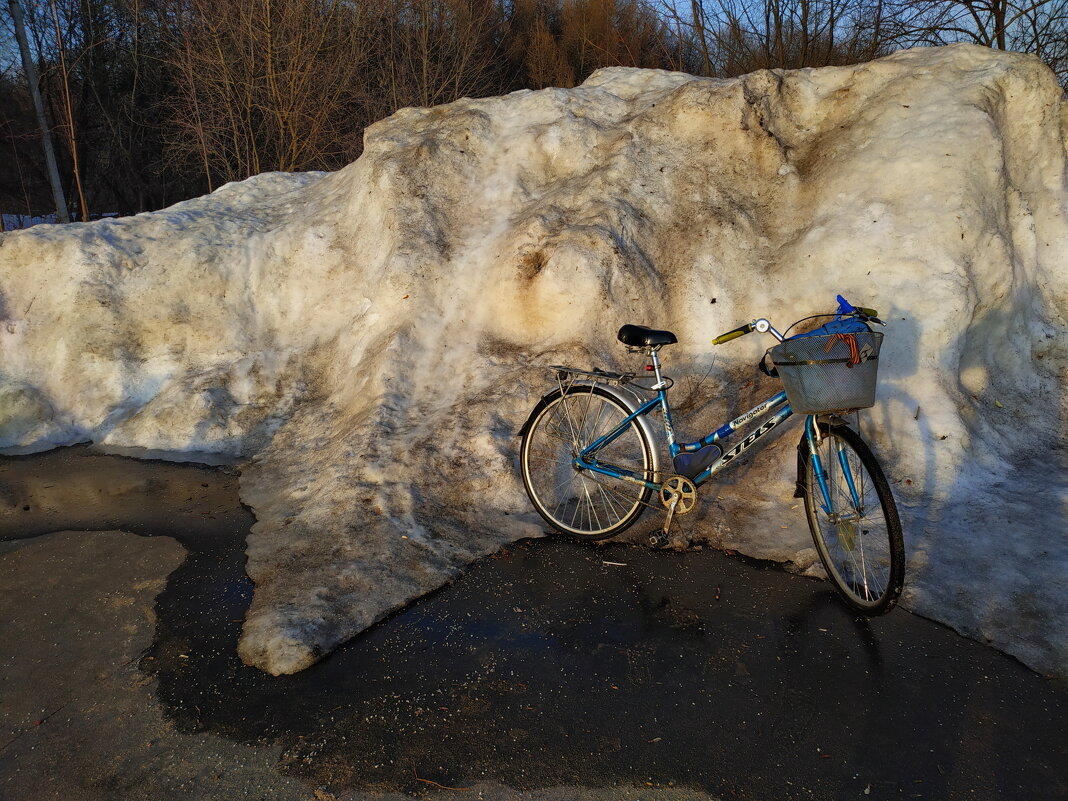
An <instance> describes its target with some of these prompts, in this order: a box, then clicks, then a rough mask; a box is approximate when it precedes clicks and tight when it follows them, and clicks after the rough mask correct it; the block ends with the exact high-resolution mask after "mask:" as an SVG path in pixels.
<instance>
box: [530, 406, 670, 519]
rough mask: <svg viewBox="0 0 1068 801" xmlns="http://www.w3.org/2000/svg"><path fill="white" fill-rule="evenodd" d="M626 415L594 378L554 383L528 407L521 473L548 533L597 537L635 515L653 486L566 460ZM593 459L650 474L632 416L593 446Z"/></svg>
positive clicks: (648, 451)
mask: <svg viewBox="0 0 1068 801" xmlns="http://www.w3.org/2000/svg"><path fill="white" fill-rule="evenodd" d="M630 414H631V410H630V409H628V408H627V406H626V405H625V404H624V403H623V402H622V401H621V400H619V399H618V398H617V397H616V396H615V395H613V394H612V393H611V392H608V391H607V390H605V389H604V388H602V387H599V386H596V385H581V386H574V387H569V388H568V389H566V390H560V389H557V390H554V391H553V392H550V393H549V394H548V395H546V396H545V397H543V398H542V399H541V400H540V401H539V402H538V405H537V406H535V407H534V411H533V412H532V413H531V416H530V423H529V425H527V426H526V428H525V431H524V434H523V440H522V444H521V445H520V450H519V464H520V472H521V473H522V476H523V486H524V488H525V489H526V491H527V495H528V497H529V498H530V501H531V503H532V504H533V505H534V508H535V509H536V510H537V512H538V514H539V515H541V517H542V518H543V519H544V520H545V522H547V523H548V524H549V525H550V526H552V528H553V531H554V532H556V533H559V534H563V535H565V536H568V537H572V538H575V539H580V540H603V539H607V538H608V537H612V536H615V535H616V534H619V533H620V532H622V531H624V530H625V529H627V528H628V527H630V526H631V525H633V524H634V523H635V521H637V520H638V518H639V517H641V514H642V512H643V511H644V510H645V507H646V505H647V504H648V501H649V496H650V495H651V493H652V490H650V489H649V488H648V487H645V486H643V485H640V484H634V483H630V482H626V481H622V480H619V479H614V478H611V477H610V476H604V475H600V474H597V473H593V472H591V471H589V470H583V469H581V468H576V467H575V466H574V464H573V459H574V456H575V455H577V453H578V452H579V451H581V450H582V449H583V448H585V447H587V446H589V445H590V444H591V443H593V442H596V441H597V439H599V438H600V437H602V436H604V435H605V434H606V433H608V432H609V431H611V430H612V429H613V428H614V427H615V426H616V425H618V424H619V423H620V422H622V421H623V420H624V419H625V418H627V417H628V416H630ZM598 459H599V461H602V462H606V463H608V464H612V465H615V466H617V467H622V468H626V469H627V470H630V471H632V472H634V473H636V474H637V475H640V476H645V477H646V480H650V481H651V480H652V475H653V449H652V444H651V443H650V441H649V438H648V437H647V436H646V434H645V432H644V431H643V430H642V428H641V426H640V425H639V424H638V421H637V420H632V421H631V423H630V425H629V426H628V427H627V429H626V430H625V431H624V432H623V433H622V434H621V435H620V436H619V437H618V438H617V439H616V440H615V441H613V442H611V443H609V444H608V445H607V446H606V447H605V448H604V449H602V450H600V451H598Z"/></svg>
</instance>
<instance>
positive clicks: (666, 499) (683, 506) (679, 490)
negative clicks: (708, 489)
mask: <svg viewBox="0 0 1068 801" xmlns="http://www.w3.org/2000/svg"><path fill="white" fill-rule="evenodd" d="M675 497H678V501H677V502H676V504H675V514H677V515H684V514H686V513H687V512H689V511H691V510H692V509H693V508H694V506H696V505H697V487H696V486H694V483H693V482H692V481H690V479H688V478H686V476H670V477H669V478H668V479H667V480H665V481H664V483H663V484H662V485H661V486H660V502H661V503H662V504H664V508H665V509H667V508H669V507H670V506H671V500H672V498H675Z"/></svg>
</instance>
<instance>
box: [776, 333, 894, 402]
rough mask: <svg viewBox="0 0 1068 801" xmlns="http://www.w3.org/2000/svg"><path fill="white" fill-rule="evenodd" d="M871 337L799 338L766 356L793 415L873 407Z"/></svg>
mask: <svg viewBox="0 0 1068 801" xmlns="http://www.w3.org/2000/svg"><path fill="white" fill-rule="evenodd" d="M882 343H883V335H882V334H880V333H876V332H862V333H857V334H832V335H826V336H822V335H818V336H807V337H805V336H803V337H797V338H796V339H789V340H787V341H786V342H782V343H780V344H778V345H776V346H775V347H773V348H772V349H771V351H770V353H771V359H772V361H773V362H775V368H776V369H777V370H778V372H779V377H780V378H781V379H782V383H783V387H784V388H785V389H786V397H787V399H788V400H789V401H790V408H791V409H792V410H793V411H794V413H796V414H828V413H831V412H838V413H844V412H848V411H852V410H854V409H866V408H868V407H869V406H874V405H875V383H876V379H877V378H878V374H879V348H880V347H881V346H882Z"/></svg>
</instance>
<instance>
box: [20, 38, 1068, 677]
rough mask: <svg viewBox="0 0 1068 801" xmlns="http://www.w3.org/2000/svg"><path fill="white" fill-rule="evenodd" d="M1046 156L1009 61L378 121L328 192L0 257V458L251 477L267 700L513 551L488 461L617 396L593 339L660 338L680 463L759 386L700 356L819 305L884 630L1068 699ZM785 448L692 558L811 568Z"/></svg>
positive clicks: (248, 198)
mask: <svg viewBox="0 0 1068 801" xmlns="http://www.w3.org/2000/svg"><path fill="white" fill-rule="evenodd" d="M1066 127H1068V112H1066V110H1065V103H1064V101H1063V100H1062V96H1061V91H1060V89H1059V87H1058V86H1057V84H1056V81H1055V80H1054V78H1053V75H1052V74H1051V73H1049V72H1048V71H1047V70H1046V69H1045V68H1044V67H1043V66H1042V65H1041V64H1040V62H1039V61H1038V60H1037V59H1033V58H1030V57H1026V56H1019V55H1012V54H998V53H994V52H992V51H989V50H985V49H980V48H975V47H967V46H956V47H951V48H945V49H932V50H914V51H909V52H903V53H899V54H897V55H895V56H892V57H890V58H887V59H883V60H881V61H878V62H875V63H871V64H864V65H859V66H855V67H845V68H830V69H822V70H801V71H796V72H766V71H765V72H758V73H754V74H752V75H748V76H745V77H742V78H738V79H733V80H710V79H699V78H694V77H691V76H688V75H682V74H672V73H664V72H654V71H640V70H628V69H608V70H602V71H600V72H598V73H597V74H595V75H594V76H593V77H592V78H590V80H589V81H587V82H586V83H585V84H584V85H583V86H581V87H578V88H576V89H572V90H556V89H549V90H544V91H539V92H517V93H514V94H512V95H509V96H507V97H499V98H490V99H485V100H462V101H460V102H457V103H453V104H451V105H449V106H444V107H440V108H433V109H405V110H403V111H401V112H398V113H397V114H395V115H394V116H392V117H390V118H389V119H387V120H384V121H382V122H380V123H378V124H376V125H374V126H372V127H371V128H370V129H368V131H367V134H366V150H365V153H364V155H363V156H362V157H361V158H360V159H359V161H357V162H355V163H354V164H352V165H350V166H349V167H347V168H345V169H343V170H341V171H339V172H337V173H332V174H307V175H278V174H269V175H261V176H257V177H256V178H253V179H250V180H248V181H245V182H243V183H239V184H231V185H228V186H225V187H223V188H222V189H220V190H218V191H217V192H215V193H213V194H212V195H210V196H207V197H203V198H198V199H196V200H192V201H189V202H186V203H182V204H179V205H177V206H174V207H172V208H170V209H167V210H165V211H161V212H157V213H154V214H145V215H140V216H137V217H133V218H127V219H118V220H107V221H102V222H97V223H92V224H86V225H70V226H64V227H52V226H49V227H44V226H42V227H39V228H35V229H31V230H29V231H25V232H16V233H10V234H6V235H4V236H3V237H2V238H0V291H2V298H0V318H2V320H0V355H2V362H0V365H2V367H0V399H2V405H0V410H2V412H0V446H6V447H8V448H11V449H21V450H24V451H26V450H38V449H43V448H48V447H51V446H54V445H60V444H65V443H72V442H77V441H84V440H92V441H95V442H98V443H101V444H103V445H105V446H110V447H115V448H139V449H151V450H163V451H183V452H187V453H188V452H201V453H202V452H210V453H213V454H217V455H225V456H230V457H235V458H242V459H246V460H247V462H246V464H245V466H244V469H243V474H242V496H243V498H244V500H245V501H246V502H247V503H249V504H250V505H251V506H252V507H253V508H254V510H255V512H256V516H257V519H258V521H259V522H258V523H257V524H256V526H255V528H254V530H253V536H252V537H251V538H250V542H249V549H248V553H249V562H248V571H249V574H250V575H251V576H252V578H253V579H254V580H255V582H256V593H255V598H254V601H253V604H252V607H251V609H250V611H249V613H248V617H247V620H246V624H245V631H244V635H243V638H242V641H241V653H242V656H243V658H244V659H245V660H246V661H248V662H249V663H251V664H255V665H258V666H260V667H262V668H263V669H265V670H268V671H270V672H272V673H288V672H293V671H297V670H300V669H302V668H304V667H306V666H308V665H309V664H311V663H312V662H314V661H315V660H316V659H318V658H320V657H321V656H322V655H323V654H325V653H327V652H328V651H329V650H330V649H332V648H333V647H335V646H336V645H337V644H339V643H340V642H342V641H344V640H345V639H346V638H348V637H351V636H352V635H353V634H355V633H357V632H358V631H360V630H362V629H363V628H365V627H366V626H368V625H369V624H371V623H372V622H373V621H375V620H376V619H379V618H381V617H382V616H383V615H385V614H387V613H389V612H390V611H392V610H394V609H396V608H398V607H399V606H401V605H403V604H405V603H407V602H409V601H410V600H412V599H413V598H415V597H417V596H419V595H420V594H423V593H425V592H427V591H429V590H432V589H434V588H436V587H438V586H441V585H442V584H443V583H445V582H447V581H449V580H450V579H451V578H453V577H454V576H456V575H457V574H458V572H459V571H460V570H462V569H463V567H464V566H465V565H466V564H468V563H469V562H471V561H472V560H473V559H476V558H478V557H479V556H482V555H484V554H488V553H491V552H493V551H494V550H496V549H497V548H499V547H500V546H501V544H502V543H505V542H508V541H510V540H514V539H516V538H519V537H522V536H527V535H532V534H537V533H538V532H540V530H541V527H540V526H539V525H538V524H537V521H536V519H535V518H534V516H533V514H532V512H531V511H530V509H529V505H528V503H527V501H526V498H525V496H524V495H523V494H522V490H521V487H520V483H519V481H518V479H517V477H516V466H515V447H516V439H515V437H514V433H515V432H516V431H517V430H518V428H519V426H520V425H521V423H522V421H523V420H524V418H525V415H526V413H527V411H528V410H529V408H530V407H531V406H532V405H533V404H534V402H535V401H536V399H537V397H539V396H540V394H542V393H543V392H544V391H546V390H547V389H549V387H550V382H549V377H548V374H547V373H545V372H543V371H540V370H538V369H536V368H537V367H538V366H539V365H545V364H550V363H559V362H571V363H577V364H584V365H589V366H593V365H597V366H602V367H611V366H627V365H629V366H631V367H632V368H633V367H634V366H635V365H634V364H633V362H632V361H630V360H629V359H632V358H633V357H627V355H626V354H625V353H624V352H623V351H622V348H621V347H620V346H619V345H618V343H616V342H615V332H616V330H617V329H618V327H619V326H620V324H622V323H624V322H634V323H643V324H648V325H654V326H658V327H666V328H671V329H672V330H674V331H675V332H676V333H677V334H678V335H679V338H680V340H681V343H680V344H679V345H677V346H673V347H672V348H670V349H668V350H667V352H666V354H665V356H666V361H667V364H668V367H669V369H668V372H669V374H671V375H674V376H675V377H676V379H677V380H678V382H679V383H678V388H677V389H676V390H675V396H676V397H675V400H676V402H677V403H681V404H683V406H685V407H687V408H688V409H689V410H690V413H689V415H687V416H683V417H682V418H681V420H680V424H679V427H680V428H681V429H682V433H683V434H693V435H694V436H696V435H698V434H700V433H704V431H703V430H702V429H705V430H707V426H708V425H710V424H711V423H712V422H713V421H714V420H722V419H723V418H726V417H728V415H731V414H732V413H734V412H738V411H741V410H744V409H745V408H748V406H747V405H748V404H750V403H751V402H754V401H755V400H757V399H758V398H759V396H765V395H768V394H771V392H773V391H774V386H773V382H772V381H771V380H769V379H761V378H758V377H757V375H756V373H755V372H754V370H753V365H754V364H755V362H756V360H757V357H758V356H759V355H760V353H762V351H763V349H764V348H765V347H767V345H768V344H770V343H768V342H760V341H758V339H757V337H755V336H754V337H748V338H746V339H743V340H739V341H738V342H735V343H731V344H729V345H727V346H724V347H722V348H719V349H717V351H718V352H717V353H716V354H715V356H716V360H715V362H714V363H713V362H712V355H711V354H710V351H711V347H710V346H709V341H710V339H711V338H712V337H713V336H715V335H716V334H718V333H720V332H722V331H724V330H726V329H728V328H732V327H734V326H735V325H737V324H738V323H740V322H742V321H745V320H748V319H751V318H752V317H754V316H757V315H766V316H768V317H770V318H771V319H772V320H773V321H776V322H778V323H781V324H782V325H786V324H788V323H790V322H792V321H793V320H794V319H796V318H798V317H801V316H802V315H804V314H808V313H812V312H817V311H825V310H827V309H828V308H829V307H830V306H832V305H833V298H834V295H835V294H836V293H838V292H841V293H842V294H844V295H846V296H847V297H849V298H851V299H853V300H854V301H855V302H857V303H863V304H865V305H872V306H877V307H878V308H880V309H881V310H883V311H884V313H885V317H886V319H888V320H889V321H890V323H891V324H890V327H889V328H888V329H887V337H886V343H885V346H884V351H883V353H884V355H883V360H882V384H881V399H880V402H879V405H878V406H877V407H876V408H875V409H873V410H872V411H871V413H869V414H866V415H864V426H865V428H866V429H867V432H868V434H869V436H870V437H871V438H873V439H874V441H875V444H876V447H877V449H878V450H879V452H880V453H881V454H882V456H883V457H884V460H885V463H886V465H887V468H888V472H889V474H890V476H891V479H892V481H893V482H894V485H895V490H896V493H897V495H898V498H899V501H900V504H901V506H902V511H903V517H904V524H905V528H906V536H907V548H908V552H909V554H910V572H909V576H908V585H907V588H906V595H905V598H904V603H905V605H906V606H907V607H909V608H911V609H913V610H916V611H918V612H920V613H922V614H924V615H927V616H930V617H933V618H936V619H939V620H942V621H945V622H947V623H949V624H950V625H952V626H954V627H955V628H957V629H958V630H960V631H962V632H964V633H966V634H968V635H969V636H972V637H976V638H979V639H984V640H987V641H989V642H992V643H993V644H995V645H996V646H997V647H999V648H1002V649H1004V650H1006V651H1008V652H1010V653H1013V654H1015V655H1017V656H1018V657H1019V658H1020V659H1022V660H1024V661H1025V662H1027V663H1028V664H1030V665H1032V666H1034V667H1035V668H1037V669H1039V670H1042V671H1048V672H1055V673H1059V674H1060V675H1068V605H1066V604H1065V603H1064V598H1065V597H1066V595H1068V593H1066V590H1068V586H1066V581H1068V579H1066V576H1068V537H1066V527H1065V511H1066V499H1068V489H1066V478H1065V442H1064V439H1063V432H1064V421H1065V412H1066V409H1068V407H1066V401H1065V381H1066V375H1065V373H1066V371H1065V365H1066V364H1068V357H1066V341H1068V340H1066V337H1065V325H1066V320H1065V314H1066V310H1068V269H1066V267H1068V256H1066V255H1065V254H1066V252H1068V248H1066V246H1068V225H1066V222H1065V216H1064V215H1065V206H1066V200H1068V191H1066V187H1068V183H1066V170H1065V130H1066ZM710 366H711V369H710ZM706 373H707V374H708V375H707V378H706V379H705V380H704V381H703V383H702V382H701V380H700V379H701V377H702V376H705V374H706ZM747 382H749V383H748V384H747ZM743 385H744V386H743ZM738 387H741V389H740V390H739V389H738ZM796 440H797V429H796V428H795V429H794V432H793V433H788V434H787V435H786V436H784V437H782V438H781V439H780V440H779V441H778V442H777V443H776V444H775V445H773V446H771V447H769V448H767V449H765V450H764V451H763V452H761V453H760V454H759V455H757V456H756V457H754V458H753V459H751V460H750V461H748V462H747V463H745V464H744V465H743V466H740V467H739V468H738V469H737V470H735V471H734V472H733V474H728V476H727V478H726V480H725V482H724V483H721V484H717V485H715V486H710V487H708V489H707V491H706V492H705V493H704V497H705V498H706V500H705V502H704V503H703V505H702V507H701V509H700V511H699V512H698V513H696V514H695V515H691V516H690V517H688V518H684V521H683V522H684V523H685V525H686V526H687V527H688V533H689V534H690V535H691V536H693V537H695V538H704V539H707V540H709V541H711V542H713V543H714V544H717V545H720V546H726V547H733V548H738V549H740V550H742V551H745V552H746V553H750V554H754V555H758V556H766V557H771V558H776V559H780V560H784V561H791V562H793V563H794V565H795V566H796V569H798V570H813V571H818V569H819V568H818V566H817V565H814V564H813V562H814V559H815V555H814V552H813V550H812V548H811V547H810V542H809V541H808V535H807V529H806V527H805V523H804V521H803V514H802V512H801V511H800V510H798V509H791V506H793V505H794V504H795V501H794V500H792V498H791V497H790V496H791V491H792V480H793V476H792V474H791V470H792V467H793V453H792V451H793V446H794V444H795V443H796ZM653 517H655V516H652V515H650V516H649V520H650V524H652V523H654V522H655V521H654V520H653Z"/></svg>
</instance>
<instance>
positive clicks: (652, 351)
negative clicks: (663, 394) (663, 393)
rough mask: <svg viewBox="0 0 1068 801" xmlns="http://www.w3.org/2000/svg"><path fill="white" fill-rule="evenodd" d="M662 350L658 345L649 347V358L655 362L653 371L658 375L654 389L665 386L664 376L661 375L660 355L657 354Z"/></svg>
mask: <svg viewBox="0 0 1068 801" xmlns="http://www.w3.org/2000/svg"><path fill="white" fill-rule="evenodd" d="M658 350H660V349H659V348H657V347H651V348H649V358H650V360H652V362H653V373H654V374H655V375H656V386H654V387H652V389H663V388H664V377H663V376H662V375H660V357H659V356H658V355H657V351H658Z"/></svg>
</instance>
